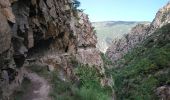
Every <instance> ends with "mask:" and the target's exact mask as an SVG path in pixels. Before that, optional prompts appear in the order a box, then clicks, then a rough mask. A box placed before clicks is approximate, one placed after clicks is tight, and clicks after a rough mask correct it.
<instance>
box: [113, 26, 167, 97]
mask: <svg viewBox="0 0 170 100" xmlns="http://www.w3.org/2000/svg"><path fill="white" fill-rule="evenodd" d="M169 61H170V24H168V25H166V26H163V27H162V28H160V29H158V30H157V31H156V32H155V33H153V34H152V35H151V36H149V37H148V38H147V39H146V40H144V42H143V43H142V44H140V46H138V47H136V48H135V49H133V50H132V51H131V52H129V53H127V54H126V55H125V56H124V57H123V58H122V59H121V60H119V61H118V62H117V63H116V66H114V67H115V68H113V69H112V74H113V78H114V81H115V91H116V94H117V100H125V99H126V100H158V97H159V100H170V77H169V76H170V62H169ZM121 66H122V67H121Z"/></svg>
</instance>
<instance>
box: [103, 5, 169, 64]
mask: <svg viewBox="0 0 170 100" xmlns="http://www.w3.org/2000/svg"><path fill="white" fill-rule="evenodd" d="M167 23H170V3H168V4H167V5H165V6H164V7H163V8H161V9H160V10H159V11H158V12H157V14H156V17H155V18H154V20H153V21H152V23H150V24H138V25H137V26H135V27H134V28H132V30H131V32H129V33H128V34H126V35H124V37H123V38H121V39H118V40H114V41H113V44H112V45H111V46H110V47H109V48H108V49H107V52H106V54H107V56H108V57H109V58H110V59H111V60H112V62H113V63H114V62H115V61H117V60H118V59H120V58H122V57H123V56H124V55H125V54H126V53H127V52H129V51H130V50H131V49H133V48H134V47H135V46H137V45H138V44H140V43H141V42H142V41H143V40H144V39H146V37H148V36H150V35H151V34H152V33H153V32H155V31H156V30H157V29H158V28H160V27H162V26H164V25H166V24H167Z"/></svg>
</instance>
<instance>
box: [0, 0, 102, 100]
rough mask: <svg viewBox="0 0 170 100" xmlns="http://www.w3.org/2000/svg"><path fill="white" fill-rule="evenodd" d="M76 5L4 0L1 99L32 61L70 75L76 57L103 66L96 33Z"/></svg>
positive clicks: (68, 0) (61, 0) (0, 12)
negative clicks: (97, 46)
mask: <svg viewBox="0 0 170 100" xmlns="http://www.w3.org/2000/svg"><path fill="white" fill-rule="evenodd" d="M76 7H77V4H76V2H75V0H0V20H1V22H0V48H1V49H0V79H1V82H0V99H4V100H7V99H9V95H11V94H12V92H13V90H14V89H15V88H16V87H17V86H18V85H20V83H21V81H22V77H23V73H22V67H23V66H28V65H29V63H32V62H34V63H35V62H36V63H39V64H43V65H47V66H48V68H49V69H50V70H53V69H54V68H58V69H62V70H63V71H65V73H66V76H68V77H71V76H73V73H72V67H74V66H73V65H72V64H71V63H70V62H71V60H72V59H73V60H76V59H77V60H78V62H80V63H83V64H89V65H96V66H98V67H97V68H98V69H99V70H101V69H102V65H103V61H102V59H101V57H100V55H99V51H98V50H97V49H96V43H97V39H96V35H95V32H94V30H93V28H92V26H91V23H90V22H89V20H88V16H87V15H86V14H84V13H83V12H81V11H80V10H77V9H76ZM74 57H75V58H74Z"/></svg>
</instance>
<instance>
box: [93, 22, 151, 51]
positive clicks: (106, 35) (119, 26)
mask: <svg viewBox="0 0 170 100" xmlns="http://www.w3.org/2000/svg"><path fill="white" fill-rule="evenodd" d="M140 23H148V22H135V21H105V22H93V23H92V25H93V26H94V27H95V30H96V33H97V34H96V35H97V39H98V43H97V48H98V49H99V50H100V51H102V52H106V49H107V48H108V47H109V46H110V45H111V44H112V41H113V40H114V39H119V38H121V37H122V36H123V35H124V34H126V33H128V32H129V31H130V30H131V29H132V27H134V26H136V25H137V24H140Z"/></svg>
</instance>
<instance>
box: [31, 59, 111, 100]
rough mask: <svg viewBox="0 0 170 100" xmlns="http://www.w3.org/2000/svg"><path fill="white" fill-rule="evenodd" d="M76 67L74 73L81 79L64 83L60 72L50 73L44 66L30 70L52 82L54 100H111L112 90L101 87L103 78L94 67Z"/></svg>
mask: <svg viewBox="0 0 170 100" xmlns="http://www.w3.org/2000/svg"><path fill="white" fill-rule="evenodd" d="M73 62H75V61H73ZM74 66H75V71H74V73H75V74H76V76H78V77H79V79H78V80H76V81H73V80H67V81H64V80H62V79H61V78H59V74H58V71H54V72H48V71H47V69H46V68H44V67H43V66H39V65H33V66H30V67H29V69H31V70H32V71H34V72H36V73H38V74H39V75H41V76H43V77H45V78H47V79H48V80H50V83H51V84H52V89H53V90H52V91H51V94H50V96H51V97H52V98H53V100H111V94H112V90H111V88H110V87H102V86H101V84H100V79H101V78H102V76H101V75H100V74H99V73H98V71H97V70H96V69H95V68H94V67H90V66H88V65H82V64H77V62H76V64H74Z"/></svg>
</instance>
